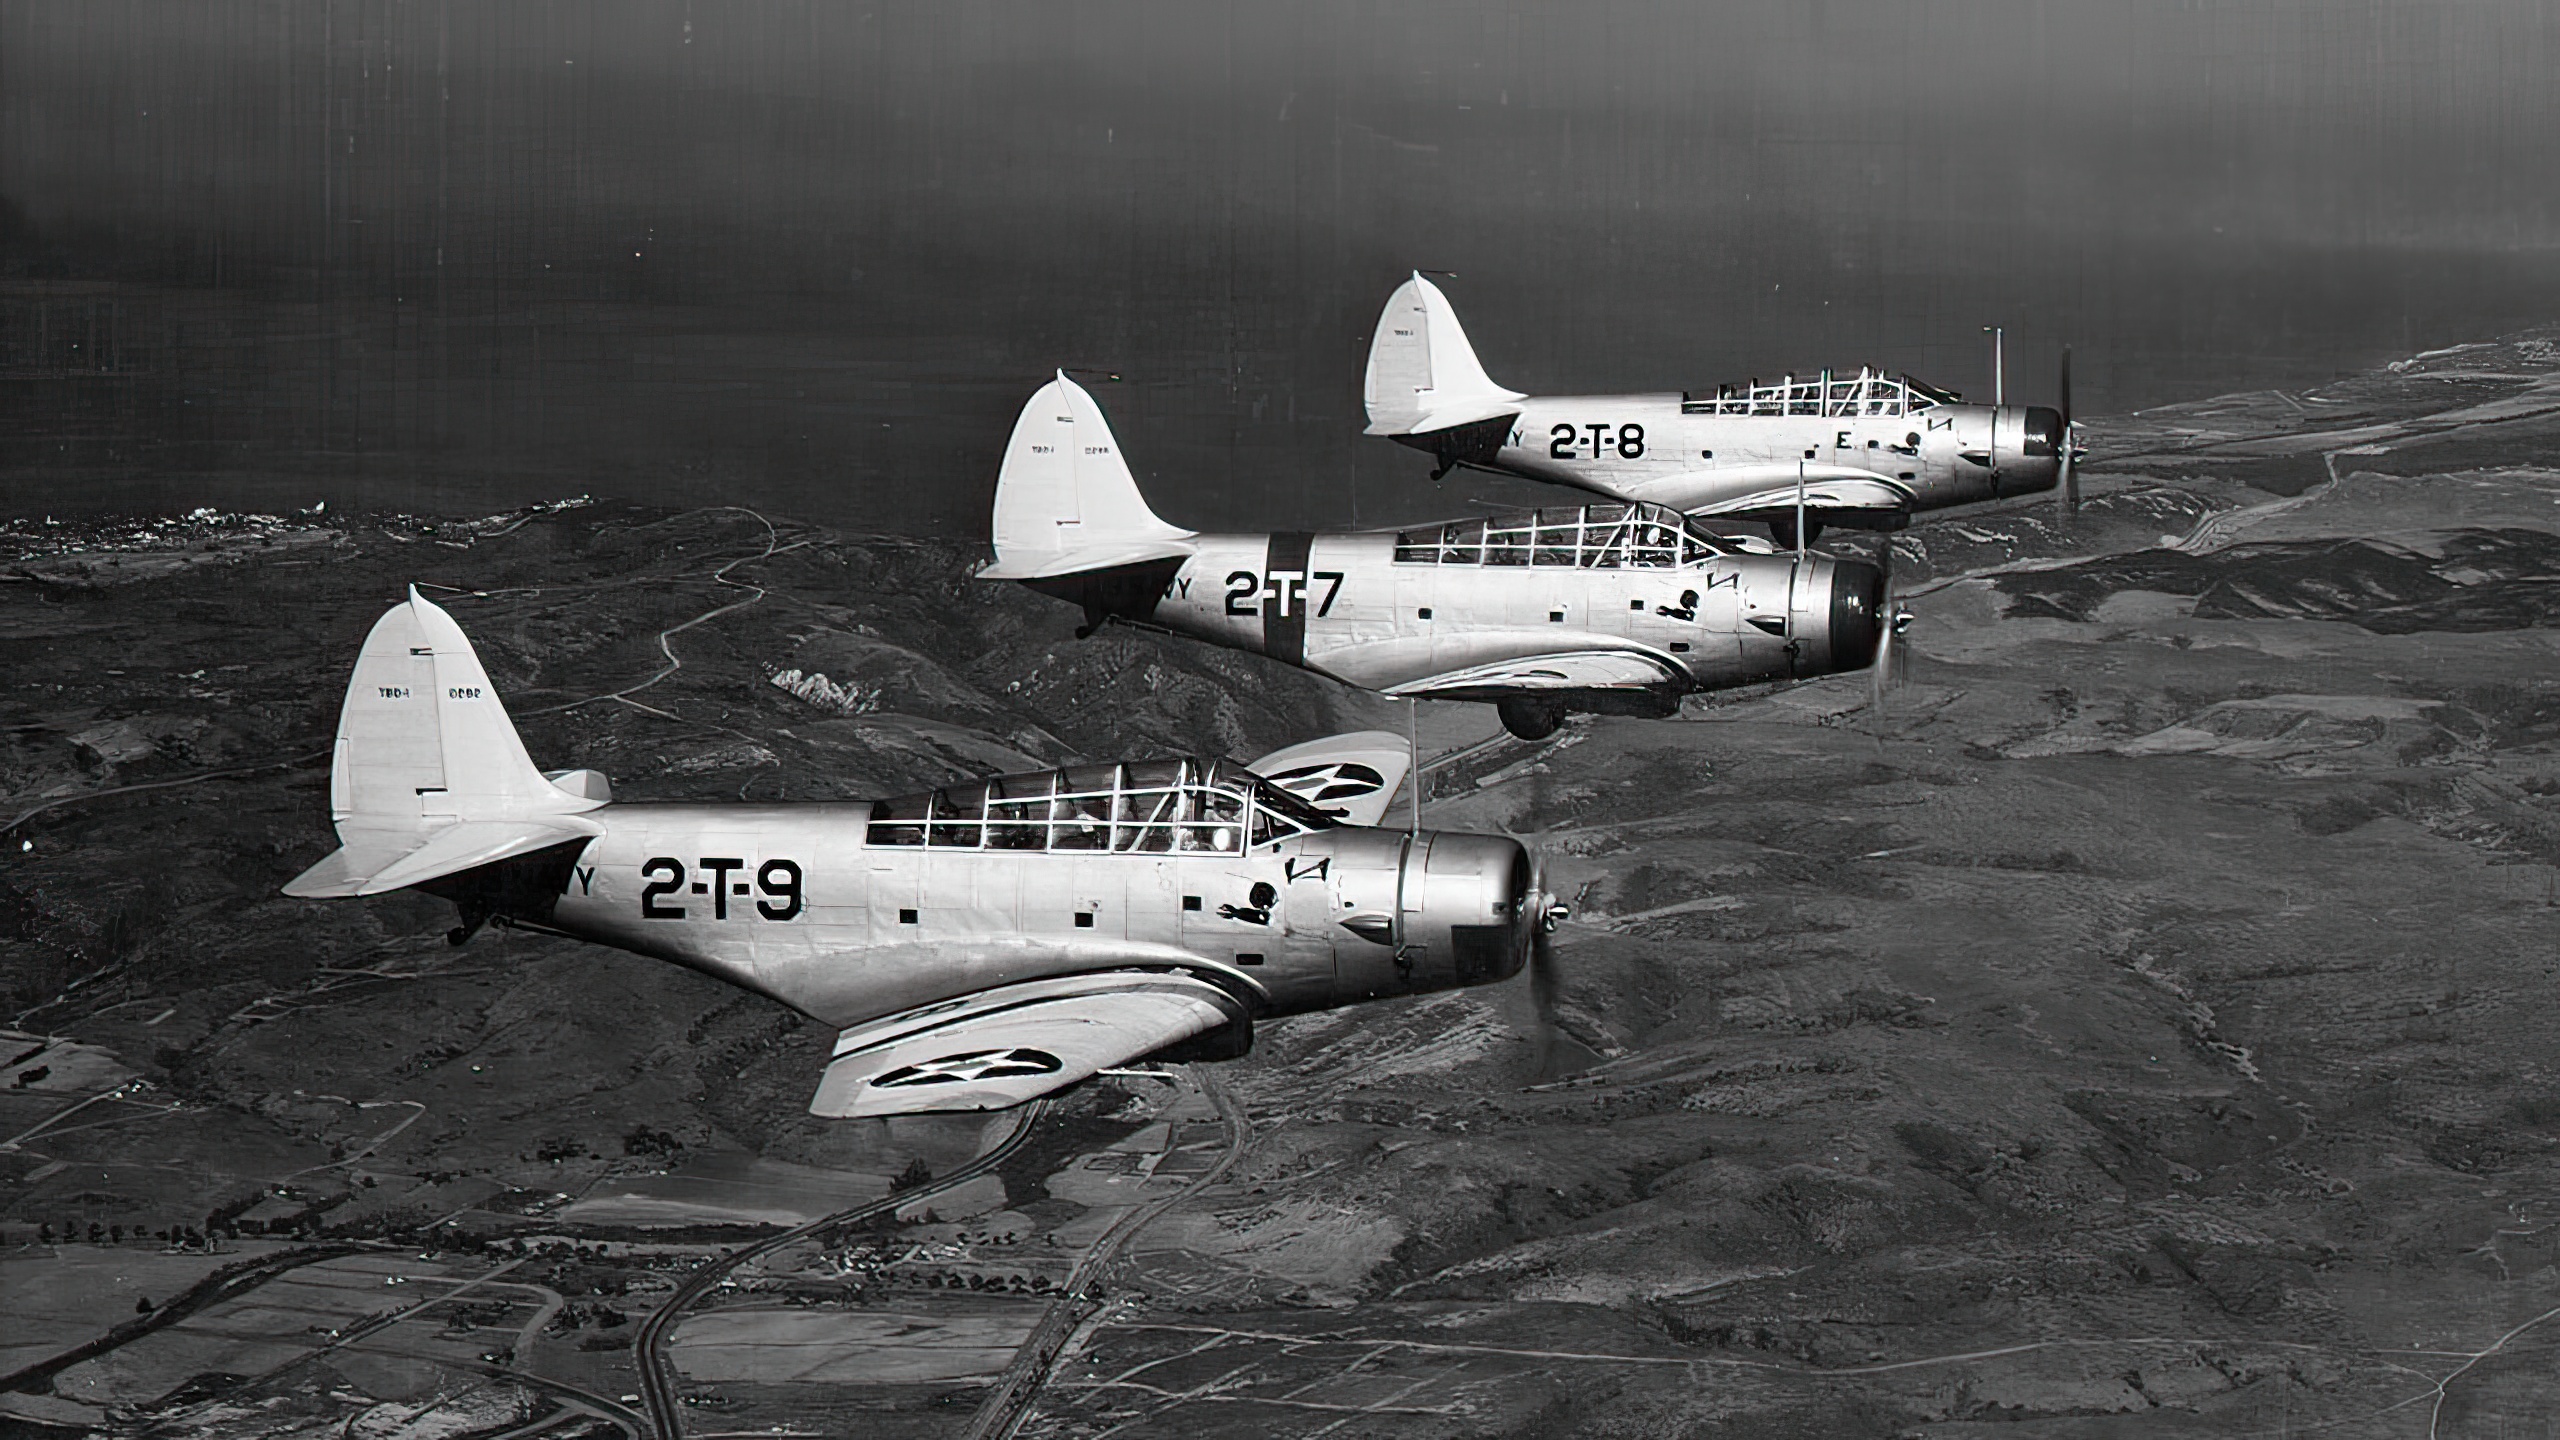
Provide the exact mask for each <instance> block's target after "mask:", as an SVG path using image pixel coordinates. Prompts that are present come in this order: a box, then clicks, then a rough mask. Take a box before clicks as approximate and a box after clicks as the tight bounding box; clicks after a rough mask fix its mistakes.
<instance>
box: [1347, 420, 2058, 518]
mask: <svg viewBox="0 0 2560 1440" xmlns="http://www.w3.org/2000/svg"><path fill="white" fill-rule="evenodd" d="M1758 408H1759V410H1760V412H1761V413H1753V410H1752V408H1750V407H1749V406H1747V405H1743V404H1738V403H1736V402H1731V401H1726V402H1718V401H1714V400H1701V399H1695V398H1691V397H1686V396H1682V395H1680V394H1677V393H1670V394H1658V395H1570V396H1540V397H1534V398H1531V399H1528V400H1524V401H1522V402H1521V406H1520V410H1519V413H1518V414H1517V415H1516V416H1514V417H1513V418H1512V419H1511V420H1510V421H1509V422H1508V423H1507V424H1505V423H1503V422H1494V423H1493V424H1492V425H1489V426H1487V427H1486V428H1485V431H1484V432H1483V433H1482V434H1481V435H1480V436H1479V437H1478V438H1477V448H1475V449H1474V450H1473V451H1472V452H1467V453H1459V454H1458V458H1459V459H1460V460H1462V461H1464V462H1465V463H1469V464H1474V465H1478V466H1481V467H1482V468H1486V469H1491V470H1497V471H1502V472H1506V473H1509V474H1514V475H1519V476H1523V477H1526V478H1529V479H1535V480H1544V481H1549V482H1552V483H1555V484H1560V485H1572V486H1577V487H1580V488H1583V489H1587V490H1592V491H1595V492H1597V493H1600V494H1605V495H1613V496H1618V497H1621V498H1625V499H1629V500H1646V501H1651V502H1654V503H1656V504H1662V505H1668V506H1670V507H1672V508H1673V509H1676V510H1682V511H1687V512H1692V513H1696V512H1712V511H1714V510H1715V509H1716V508H1717V507H1719V506H1722V505H1726V504H1729V503H1731V502H1734V501H1738V500H1743V499H1746V498H1748V497H1750V496H1753V495H1758V494H1762V493H1764V492H1767V491H1768V490H1770V489H1771V487H1772V486H1773V485H1779V486H1783V485H1784V484H1786V483H1788V479H1789V477H1790V476H1791V475H1792V473H1793V472H1794V471H1795V469H1796V467H1797V466H1798V465H1800V464H1801V465H1803V466H1804V467H1805V468H1806V470H1807V472H1808V473H1809V475H1810V476H1811V478H1812V479H1814V480H1816V481H1819V480H1821V479H1823V478H1824V477H1825V476H1830V475H1840V474H1845V473H1849V472H1856V473H1859V474H1864V475H1872V476H1875V477H1877V478H1879V479H1882V480H1884V481H1888V482H1890V483H1891V484H1892V485H1893V486H1894V487H1896V488H1897V489H1900V490H1902V491H1905V492H1907V494H1908V501H1907V508H1908V509H1909V510H1914V511H1918V510H1938V509H1944V508H1946V507H1949V506H1954V505H1969V504H1975V503H1979V502H1982V501H1986V500H1998V499H2005V498H2008V497H2011V496H2017V495H2025V494H2032V493H2035V492H2038V491H2044V490H2050V489H2052V488H2053V486H2054V483H2055V480H2056V478H2057V477H2058V475H2059V474H2060V470H2061V460H2060V455H2059V440H2060V434H2061V422H2060V416H2059V414H2058V413H2057V412H2053V411H2049V410H2043V409H2042V408H2041V407H2023V406H2015V405H2011V406H2002V407H1998V408H1994V407H1992V406H1989V405H1966V404H1957V403H1942V404H1929V405H1925V406H1921V407H1918V408H1911V409H1904V410H1901V412H1900V413H1860V412H1858V411H1856V410H1854V409H1848V408H1847V407H1843V413H1830V414H1821V413H1787V406H1785V405H1784V404H1783V403H1780V404H1769V405H1763V406H1760V407H1758ZM1798 408H1800V409H1803V410H1808V411H1809V410H1814V409H1817V408H1819V407H1818V406H1816V405H1814V404H1805V405H1802V406H1800V407H1798ZM1878 408H1879V409H1881V408H1883V407H1881V406H1879V407H1878ZM1897 408H1899V407H1897ZM1397 438H1398V439H1400V440H1402V441H1404V443H1406V444H1409V445H1412V446H1414V447H1416V448H1418V449H1423V450H1429V451H1434V452H1435V453H1442V454H1443V455H1444V458H1446V456H1447V455H1448V454H1449V453H1451V452H1452V448H1453V447H1452V443H1451V442H1452V439H1453V437H1451V436H1447V435H1437V436H1435V435H1428V434H1425V435H1411V436H1399V437H1397Z"/></svg>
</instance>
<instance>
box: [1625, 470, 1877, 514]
mask: <svg viewBox="0 0 2560 1440" xmlns="http://www.w3.org/2000/svg"><path fill="white" fill-rule="evenodd" d="M1754 468H1755V469H1756V468H1758V467H1754ZM1767 468H1768V470H1769V473H1768V474H1767V475H1765V476H1763V475H1758V474H1749V473H1748V472H1742V473H1737V472H1736V471H1734V470H1710V471H1703V472H1699V473H1698V474H1697V475H1695V476H1694V477H1693V478H1695V479H1697V480H1700V481H1704V482H1711V483H1713V484H1714V485H1715V486H1716V488H1717V489H1719V490H1722V489H1727V488H1729V487H1731V486H1733V485H1734V484H1736V483H1737V482H1740V483H1749V484H1751V485H1752V488H1751V489H1750V490H1748V491H1746V492H1745V493H1742V494H1739V495H1727V496H1725V497H1724V498H1722V499H1718V500H1711V501H1708V502H1706V503H1704V504H1700V505H1690V506H1684V507H1682V508H1684V509H1686V510H1687V511H1688V512H1689V513H1690V514H1692V515H1776V514H1781V513H1784V512H1787V511H1791V510H1793V509H1794V508H1795V505H1796V474H1795V467H1794V466H1792V465H1788V466H1783V467H1781V466H1770V467H1767ZM1825 469H1826V470H1827V471H1828V473H1824V472H1823V471H1808V472H1807V473H1806V475H1805V481H1804V508H1805V509H1807V510H1812V511H1840V510H1865V511H1881V512H1888V513H1899V512H1902V511H1906V510H1909V509H1910V508H1911V501H1912V494H1913V492H1912V490H1911V487H1910V486H1908V485H1905V484H1903V483H1901V482H1900V481H1896V480H1888V479H1886V478H1885V477H1884V476H1882V475H1878V474H1875V473H1874V472H1872V471H1865V470H1851V469H1848V468H1846V467H1836V468H1835V467H1825ZM1681 483H1682V482H1680V481H1669V482H1655V483H1653V484H1648V485H1647V486H1646V487H1645V488H1646V490H1647V492H1648V493H1652V492H1654V491H1656V490H1657V489H1660V490H1670V489H1676V488H1678V487H1679V485H1680V484H1681Z"/></svg>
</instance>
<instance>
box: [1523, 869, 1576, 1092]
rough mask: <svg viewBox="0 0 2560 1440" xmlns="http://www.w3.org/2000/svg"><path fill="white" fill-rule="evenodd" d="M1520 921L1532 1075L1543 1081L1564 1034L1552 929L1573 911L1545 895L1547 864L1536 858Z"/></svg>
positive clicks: (1560, 986)
mask: <svg viewBox="0 0 2560 1440" xmlns="http://www.w3.org/2000/svg"><path fill="white" fill-rule="evenodd" d="M1521 909H1522V912H1523V914H1522V917H1521V918H1522V919H1523V921H1524V922H1525V923H1526V924H1527V925H1528V927H1529V1003H1530V1004H1531V1005H1532V1006H1533V1007H1535V1008H1536V1010H1537V1015H1538V1033H1537V1034H1536V1035H1535V1036H1534V1037H1532V1038H1533V1041H1534V1043H1535V1045H1536V1051H1535V1058H1534V1060H1533V1061H1532V1062H1531V1063H1532V1065H1533V1066H1534V1069H1533V1070H1532V1072H1531V1073H1532V1075H1533V1077H1534V1078H1535V1079H1538V1080H1544V1079H1546V1078H1547V1071H1548V1070H1549V1068H1550V1067H1552V1066H1553V1065H1554V1064H1555V1058H1556V1040H1557V1037H1559V1036H1561V1035H1562V1034H1563V1033H1564V1028H1563V1026H1562V1025H1561V1024H1560V1023H1559V1022H1558V1020H1557V1016H1558V1014H1559V1012H1560V1011H1561V1010H1562V1008H1563V1003H1564V981H1563V979H1562V977H1560V976H1559V975H1557V973H1556V948H1555V934H1556V926H1557V925H1558V924H1560V923H1562V922H1563V921H1564V919H1565V918H1566V917H1567V916H1569V915H1571V914H1572V913H1573V912H1572V911H1571V910H1570V909H1568V908H1567V907H1566V906H1564V905H1563V904H1561V903H1559V902H1558V901H1557V900H1556V898H1555V897H1554V896H1553V895H1550V894H1548V893H1547V861H1546V857H1545V856H1543V855H1542V856H1539V857H1538V858H1537V859H1536V860H1534V861H1533V862H1532V868H1531V870H1530V872H1529V893H1528V894H1527V895H1526V896H1524V897H1523V898H1522V900H1521Z"/></svg>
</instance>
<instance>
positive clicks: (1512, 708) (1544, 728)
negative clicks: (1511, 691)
mask: <svg viewBox="0 0 2560 1440" xmlns="http://www.w3.org/2000/svg"><path fill="white" fill-rule="evenodd" d="M1493 708H1494V713H1495V714H1498V715H1500V716H1501V717H1502V728H1503V729H1505V730H1508V731H1510V732H1511V733H1512V734H1514V735H1517V736H1519V737H1520V738H1521V739H1523V740H1544V739H1546V738H1547V737H1548V736H1550V735H1553V734H1554V733H1556V731H1557V730H1558V729H1560V728H1562V727H1563V725H1564V717H1565V708H1564V702H1563V701H1561V700H1549V699H1546V698H1544V697H1543V696H1533V695H1514V696H1512V697H1511V698H1510V699H1508V700H1504V701H1502V702H1501V703H1499V704H1497V705H1495V706H1494V707H1493Z"/></svg>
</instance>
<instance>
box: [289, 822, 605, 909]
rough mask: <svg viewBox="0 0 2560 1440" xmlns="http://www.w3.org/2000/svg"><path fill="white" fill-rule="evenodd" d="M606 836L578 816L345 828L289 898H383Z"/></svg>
mask: <svg viewBox="0 0 2560 1440" xmlns="http://www.w3.org/2000/svg"><path fill="white" fill-rule="evenodd" d="M603 833H604V827H603V826H601V825H598V824H597V823H595V822H594V821H592V820H582V819H579V818H578V817H576V816H573V815H554V816H547V817H545V818H543V819H541V820H464V821H460V822H458V823H456V824H452V825H444V826H439V827H437V828H435V829H433V830H430V831H428V832H426V833H425V834H424V835H420V834H418V833H416V832H414V831H407V830H401V831H389V830H384V831H373V830H364V829H358V828H357V827H355V826H352V825H348V826H342V827H341V829H340V836H341V838H343V839H344V840H346V842H347V843H346V844H344V845H342V846H340V847H339V848H338V849H336V850H334V851H331V852H330V854H329V855H328V857H327V858H326V859H323V860H322V861H321V862H320V863H319V864H317V865H314V866H312V867H311V868H310V869H308V870H305V871H303V872H302V873H301V874H299V875H297V876H295V877H294V878H293V879H292V880H291V881H290V882H289V883H287V884H286V886H285V887H284V893H286V894H287V895H291V896H294V897H295V898H297V899H302V900H333V899H339V898H342V897H344V896H349V895H380V894H383V893H385V892H388V891H392V890H398V889H401V888H403V887H404V886H409V885H416V884H419V883H421V882H423V881H428V880H434V879H437V878H439V877H441V876H445V875H452V874H456V873H458V872H460V871H464V870H473V869H477V868H479V867H480V866H483V865H490V864H495V863H496V862H498V861H500V860H507V859H512V858H514V857H515V856H518V855H529V854H531V853H533V852H534V851H536V850H547V849H549V848H550V847H552V846H554V845H562V844H567V843H569V842H571V841H577V840H586V839H589V838H591V837H593V836H597V835H601V834H603Z"/></svg>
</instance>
